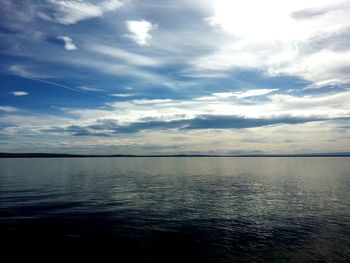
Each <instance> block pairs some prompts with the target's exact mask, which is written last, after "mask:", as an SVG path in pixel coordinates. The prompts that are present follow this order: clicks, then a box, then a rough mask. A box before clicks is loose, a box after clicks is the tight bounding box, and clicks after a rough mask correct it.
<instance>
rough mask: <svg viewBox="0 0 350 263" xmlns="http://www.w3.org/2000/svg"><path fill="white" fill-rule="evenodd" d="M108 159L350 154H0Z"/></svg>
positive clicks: (329, 154) (329, 155) (5, 155)
mask: <svg viewBox="0 0 350 263" xmlns="http://www.w3.org/2000/svg"><path fill="white" fill-rule="evenodd" d="M106 157H115V158H117V157H134V158H140V157H157V158H159V157H350V153H348V152H345V153H310V154H237V155H234V154H232V155H230V154H223V155H219V154H213V155H211V154H154V155H143V154H137V155H133V154H112V155H99V154H97V155H94V154H60V153H58V154H56V153H0V158H106Z"/></svg>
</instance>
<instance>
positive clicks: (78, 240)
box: [0, 157, 350, 262]
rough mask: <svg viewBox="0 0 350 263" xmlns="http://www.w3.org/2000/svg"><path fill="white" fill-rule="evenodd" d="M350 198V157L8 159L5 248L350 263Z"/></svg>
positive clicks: (2, 165)
mask: <svg viewBox="0 0 350 263" xmlns="http://www.w3.org/2000/svg"><path fill="white" fill-rule="evenodd" d="M349 190H350V159H349V158H346V157H344V158H341V157H339V158H338V157H337V158H310V157H309V158H272V157H271V158H230V157H227V158H210V157H208V158H179V157H178V158H52V159H51V158H37V159H36V158H24V159H22V158H15V159H6V158H4V159H0V216H1V221H0V233H1V237H0V238H1V240H0V241H2V242H3V243H6V246H7V247H9V248H11V247H16V246H19V245H21V244H22V245H23V244H56V245H57V244H59V245H60V244H65V245H67V244H72V245H74V246H79V245H81V244H85V245H88V246H89V247H98V246H100V247H101V246H103V247H104V248H107V247H108V248H112V249H113V251H115V252H117V255H120V257H121V256H123V257H125V258H127V259H130V260H131V259H136V260H137V259H139V260H140V259H151V260H159V261H161V262H169V261H173V262H185V261H189V260H191V261H192V262H195V261H197V262H272V261H273V262H350V191H349ZM102 244H103V245H102ZM140 261H141V260H140Z"/></svg>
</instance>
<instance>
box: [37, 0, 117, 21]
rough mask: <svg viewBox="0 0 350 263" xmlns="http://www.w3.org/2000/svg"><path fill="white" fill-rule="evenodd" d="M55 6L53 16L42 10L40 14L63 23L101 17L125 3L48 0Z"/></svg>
mask: <svg viewBox="0 0 350 263" xmlns="http://www.w3.org/2000/svg"><path fill="white" fill-rule="evenodd" d="M48 2H49V3H51V5H52V6H53V8H54V14H53V16H50V15H48V14H46V13H43V12H40V13H39V14H38V15H39V17H40V18H42V19H43V20H50V21H56V22H58V23H60V24H63V25H71V24H75V23H77V22H79V21H82V20H87V19H90V18H94V17H101V16H103V14H104V13H106V12H111V11H114V10H116V9H118V8H120V7H121V6H123V3H122V2H121V1H119V0H105V1H100V2H99V3H91V2H87V1H82V0H73V1H72V0H48Z"/></svg>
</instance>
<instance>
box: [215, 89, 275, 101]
mask: <svg viewBox="0 0 350 263" xmlns="http://www.w3.org/2000/svg"><path fill="white" fill-rule="evenodd" d="M276 90H278V89H251V90H246V91H237V92H218V93H213V94H212V95H213V96H214V97H219V98H230V97H236V98H237V99H241V98H248V97H256V96H262V95H266V94H268V93H271V92H274V91H276Z"/></svg>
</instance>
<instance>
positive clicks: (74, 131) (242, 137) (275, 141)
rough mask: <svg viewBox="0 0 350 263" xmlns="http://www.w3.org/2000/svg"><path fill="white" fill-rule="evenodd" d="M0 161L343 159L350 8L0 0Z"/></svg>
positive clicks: (349, 115)
mask: <svg viewBox="0 0 350 263" xmlns="http://www.w3.org/2000/svg"><path fill="white" fill-rule="evenodd" d="M0 37H1V41H0V152H54V153H84V154H198V153H202V154H288V153H292V154H296V153H324V152H349V151H350V129H349V128H350V1H338V0H308V1H305V0H303V1H302V0H285V1H280V0H264V1H261V0H245V1H229V0H226V1H225V0H208V1H200V0H177V1H174V0H125V1H122V0H101V1H97V0H89V1H88V0H87V1H83V0H69V1H68V0H0Z"/></svg>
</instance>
